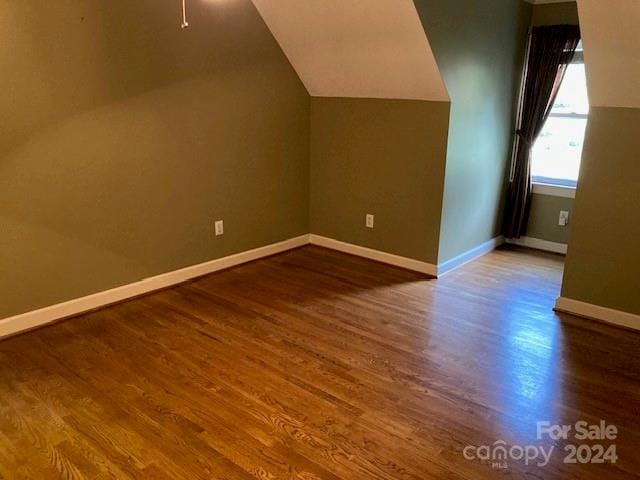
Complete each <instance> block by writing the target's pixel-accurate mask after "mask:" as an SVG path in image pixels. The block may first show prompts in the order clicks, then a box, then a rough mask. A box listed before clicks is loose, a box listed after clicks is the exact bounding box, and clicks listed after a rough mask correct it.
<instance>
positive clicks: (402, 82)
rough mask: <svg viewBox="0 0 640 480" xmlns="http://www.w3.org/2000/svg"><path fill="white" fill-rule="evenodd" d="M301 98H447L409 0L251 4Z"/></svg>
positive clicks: (283, 0)
mask: <svg viewBox="0 0 640 480" xmlns="http://www.w3.org/2000/svg"><path fill="white" fill-rule="evenodd" d="M253 3H254V4H255V6H256V8H257V9H258V11H259V12H260V14H261V15H262V17H263V18H264V20H265V22H266V24H267V25H268V26H269V28H270V29H271V32H272V33H273V35H274V36H275V38H276V40H277V41H278V43H279V44H280V46H281V47H282V50H283V51H284V53H285V54H286V55H287V57H288V58H289V61H290V62H291V64H292V65H293V67H294V68H295V69H296V71H297V72H298V75H299V76H300V79H301V80H302V82H303V83H304V85H305V86H306V88H307V90H308V91H309V94H310V95H312V96H316V97H349V98H391V99H412V100H434V101H444V100H448V98H449V97H448V95H447V91H446V88H445V86H444V83H443V81H442V77H441V76H440V73H439V71H438V67H437V65H436V61H435V58H434V56H433V52H432V51H431V47H430V45H429V41H428V40H427V37H426V34H425V32H424V29H423V28H422V24H421V23H420V19H419V17H418V13H417V12H416V8H415V5H414V3H413V0H367V1H357V0H305V1H302V2H301V1H300V0H279V1H277V2H274V1H273V0H253Z"/></svg>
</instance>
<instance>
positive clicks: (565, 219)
mask: <svg viewBox="0 0 640 480" xmlns="http://www.w3.org/2000/svg"><path fill="white" fill-rule="evenodd" d="M568 223H569V212H567V211H566V210H560V217H559V218H558V225H560V226H561V227H566V226H567V224H568Z"/></svg>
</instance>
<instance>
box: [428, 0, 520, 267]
mask: <svg viewBox="0 0 640 480" xmlns="http://www.w3.org/2000/svg"><path fill="white" fill-rule="evenodd" d="M415 4H416V7H417V9H418V13H419V14H420V17H421V20H422V23H423V25H424V27H425V30H426V31H427V35H428V37H429V41H430V43H431V47H432V48H433V51H434V54H435V57H436V61H437V62H438V66H439V67H440V72H441V74H442V75H443V78H444V81H445V84H446V86H447V90H448V91H449V95H450V97H451V119H450V128H449V140H448V149H447V164H446V174H445V190H444V205H443V211H442V225H441V228H440V247H439V254H438V262H439V263H442V262H445V261H447V260H450V259H452V258H454V257H456V256H458V255H460V254H462V253H464V252H466V251H468V250H470V249H472V248H474V247H476V246H478V245H480V244H482V243H484V242H487V241H488V240H490V239H492V238H494V237H496V236H498V235H500V233H501V226H502V210H503V203H504V196H505V190H506V177H507V166H508V163H509V161H510V157H511V147H512V140H513V139H512V132H513V125H514V115H515V104H516V101H515V100H516V94H517V87H518V85H519V81H520V76H521V72H522V63H523V58H524V50H525V42H526V35H527V28H528V26H529V24H530V17H531V6H530V5H529V4H526V3H524V2H521V1H518V0H485V1H482V2H478V1H476V0H455V1H447V2H443V1H439V0H415ZM453 26H455V27H453Z"/></svg>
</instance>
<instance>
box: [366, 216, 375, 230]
mask: <svg viewBox="0 0 640 480" xmlns="http://www.w3.org/2000/svg"><path fill="white" fill-rule="evenodd" d="M374 219H375V217H374V216H373V215H371V214H370V213H367V216H366V219H365V225H366V226H367V228H373V222H374Z"/></svg>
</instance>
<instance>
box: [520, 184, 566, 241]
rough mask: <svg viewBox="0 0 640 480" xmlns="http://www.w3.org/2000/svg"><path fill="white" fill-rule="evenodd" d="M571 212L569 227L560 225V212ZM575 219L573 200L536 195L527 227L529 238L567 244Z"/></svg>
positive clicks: (532, 202)
mask: <svg viewBox="0 0 640 480" xmlns="http://www.w3.org/2000/svg"><path fill="white" fill-rule="evenodd" d="M561 210H566V211H568V212H569V225H567V226H566V227H561V226H560V225H558V217H559V216H560V211H561ZM572 219H573V198H565V197H557V196H554V195H539V194H534V195H533V199H532V200H531V215H530V216H529V223H528V225H527V236H528V237H532V238H539V239H542V240H547V241H549V242H556V243H565V244H566V243H567V242H568V241H569V230H570V226H571V222H572Z"/></svg>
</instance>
